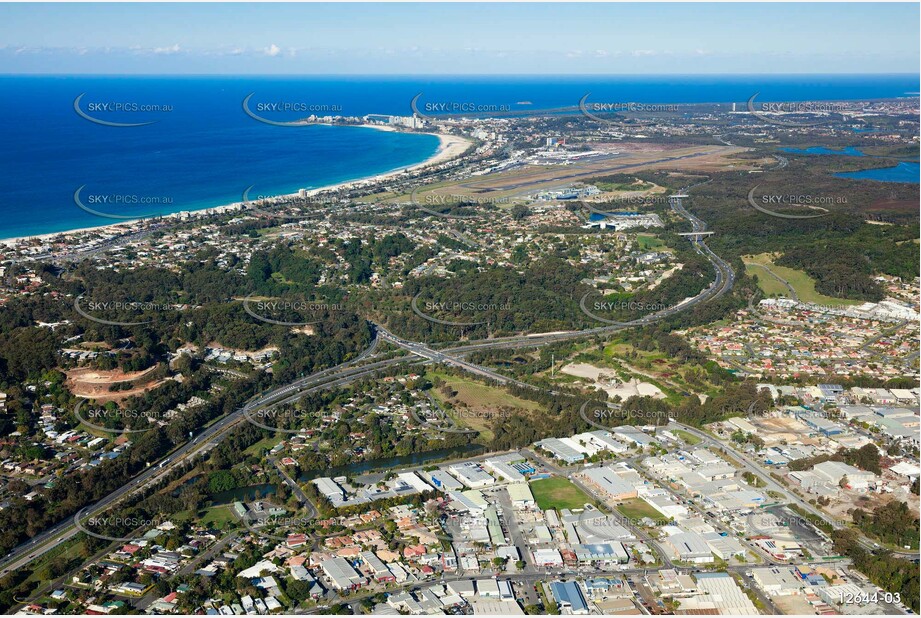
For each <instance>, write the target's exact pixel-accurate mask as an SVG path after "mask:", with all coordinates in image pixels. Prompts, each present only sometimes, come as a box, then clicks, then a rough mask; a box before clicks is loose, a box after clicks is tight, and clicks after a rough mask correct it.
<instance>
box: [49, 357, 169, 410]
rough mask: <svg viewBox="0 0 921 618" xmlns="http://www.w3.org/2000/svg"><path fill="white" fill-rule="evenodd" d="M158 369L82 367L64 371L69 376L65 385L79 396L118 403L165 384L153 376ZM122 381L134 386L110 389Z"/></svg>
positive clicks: (102, 401)
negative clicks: (124, 388)
mask: <svg viewBox="0 0 921 618" xmlns="http://www.w3.org/2000/svg"><path fill="white" fill-rule="evenodd" d="M156 369H157V367H156V366H154V367H150V368H149V369H145V370H144V371H134V372H130V373H125V372H124V371H122V370H121V369H113V370H110V371H103V370H100V369H92V368H89V367H81V368H78V369H71V370H70V371H66V372H64V373H65V375H66V376H67V380H65V382H64V385H65V386H66V387H67V388H68V390H70V392H71V393H73V394H74V395H76V396H77V397H83V398H85V399H95V400H96V401H98V402H101V403H104V402H107V401H114V402H116V403H117V402H119V401H122V400H124V399H127V398H128V397H131V396H133V395H139V394H141V393H143V392H144V391H149V390H153V389H154V388H156V387H158V386H160V385H161V384H163V382H164V380H154V379H153V378H152V374H153V373H154V371H156ZM122 382H132V383H134V386H133V387H132V388H131V389H130V390H119V391H110V390H109V387H110V386H112V385H113V384H119V383H122Z"/></svg>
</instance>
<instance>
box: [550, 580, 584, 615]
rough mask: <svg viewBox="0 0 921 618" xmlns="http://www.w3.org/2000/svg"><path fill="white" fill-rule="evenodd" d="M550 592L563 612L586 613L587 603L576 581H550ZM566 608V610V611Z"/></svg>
mask: <svg viewBox="0 0 921 618" xmlns="http://www.w3.org/2000/svg"><path fill="white" fill-rule="evenodd" d="M550 593H551V594H552V595H553V599H554V600H555V601H556V604H557V607H559V608H560V609H561V610H564V611H563V613H570V614H587V613H588V603H586V601H585V596H584V595H583V594H582V589H581V588H580V587H579V584H578V583H577V582H550ZM566 610H568V611H566Z"/></svg>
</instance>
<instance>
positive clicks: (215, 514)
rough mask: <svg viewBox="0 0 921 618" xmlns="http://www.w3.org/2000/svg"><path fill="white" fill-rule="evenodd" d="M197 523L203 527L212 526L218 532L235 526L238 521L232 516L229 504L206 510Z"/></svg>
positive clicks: (231, 508)
mask: <svg viewBox="0 0 921 618" xmlns="http://www.w3.org/2000/svg"><path fill="white" fill-rule="evenodd" d="M198 521H199V523H201V524H202V525H205V526H214V527H215V528H217V529H218V530H226V529H228V528H232V527H233V526H235V525H236V524H237V523H238V522H239V521H240V520H239V518H238V517H237V516H236V515H235V514H234V512H233V507H232V506H231V505H230V504H222V505H220V506H213V507H211V508H210V509H208V510H206V511H205V513H204V515H202V516H201V517H200V518H199V519H198Z"/></svg>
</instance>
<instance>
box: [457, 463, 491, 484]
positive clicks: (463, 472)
mask: <svg viewBox="0 0 921 618" xmlns="http://www.w3.org/2000/svg"><path fill="white" fill-rule="evenodd" d="M448 469H449V470H450V472H451V474H453V475H454V476H456V477H457V480H459V481H460V482H461V483H463V484H464V485H466V486H467V487H469V488H470V489H479V488H480V487H488V486H489V485H493V484H495V482H496V479H494V478H493V477H491V476H490V475H489V474H488V473H487V472H486V471H485V470H483V468H481V467H480V464H478V463H476V462H472V461H467V462H464V463H460V464H454V465H453V466H451V467H450V468H448Z"/></svg>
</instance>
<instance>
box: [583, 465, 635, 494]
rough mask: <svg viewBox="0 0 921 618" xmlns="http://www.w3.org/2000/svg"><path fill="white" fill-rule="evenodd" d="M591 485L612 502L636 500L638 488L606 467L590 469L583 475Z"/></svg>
mask: <svg viewBox="0 0 921 618" xmlns="http://www.w3.org/2000/svg"><path fill="white" fill-rule="evenodd" d="M582 476H584V477H585V480H586V481H587V483H588V484H589V485H591V486H592V487H593V488H595V489H596V490H598V492H599V493H601V494H602V496H604V497H605V498H608V499H610V500H628V499H630V498H636V495H637V494H636V488H635V487H633V485H631V484H630V483H627V482H626V481H624V480H623V479H622V478H620V477H619V476H618V475H617V474H616V473H615V472H614V470H612V469H611V468H609V467H607V466H605V467H602V468H588V469H587V470H585V471H584V472H583V473H582Z"/></svg>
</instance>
